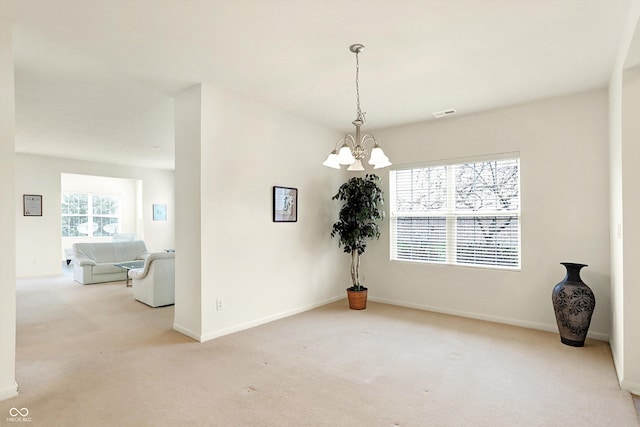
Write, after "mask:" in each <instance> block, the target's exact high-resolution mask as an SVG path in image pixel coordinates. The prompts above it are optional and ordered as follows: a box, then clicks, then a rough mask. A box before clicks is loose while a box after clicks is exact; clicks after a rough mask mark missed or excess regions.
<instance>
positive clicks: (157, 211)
mask: <svg viewBox="0 0 640 427" xmlns="http://www.w3.org/2000/svg"><path fill="white" fill-rule="evenodd" d="M153 220H154V221H166V220H167V205H153Z"/></svg>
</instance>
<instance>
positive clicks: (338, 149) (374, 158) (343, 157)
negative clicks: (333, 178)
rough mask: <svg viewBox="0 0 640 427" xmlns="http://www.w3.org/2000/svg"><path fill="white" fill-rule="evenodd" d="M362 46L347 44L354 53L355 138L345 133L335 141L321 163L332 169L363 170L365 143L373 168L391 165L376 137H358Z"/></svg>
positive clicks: (361, 116) (361, 120)
mask: <svg viewBox="0 0 640 427" xmlns="http://www.w3.org/2000/svg"><path fill="white" fill-rule="evenodd" d="M363 49H364V46H363V45H361V44H353V45H351V46H349V50H350V51H351V52H353V53H355V54H356V119H355V120H354V121H353V122H352V123H353V125H354V126H355V127H356V136H355V138H354V137H353V135H351V134H349V133H348V134H346V135H345V136H344V138H340V139H339V140H338V142H337V143H336V146H335V148H334V149H333V151H332V152H331V154H329V156H328V157H327V160H325V161H324V163H322V164H323V165H325V166H328V167H330V168H334V169H340V165H349V167H348V168H347V170H350V171H363V170H364V167H363V166H362V161H363V160H364V158H365V157H366V155H367V144H370V145H371V156H370V157H369V164H370V165H373V168H374V169H380V168H384V167H387V166H391V162H390V161H389V158H388V157H387V156H386V155H385V154H384V151H382V148H380V146H379V145H378V143H377V142H376V139H375V138H374V137H373V135H371V134H370V133H367V134H365V135H364V136H362V137H360V127H361V126H362V125H363V124H364V122H365V118H364V115H365V113H363V112H362V110H361V109H360V87H359V83H360V82H359V79H358V78H359V73H360V60H359V57H358V55H359V54H360V52H362V50H363Z"/></svg>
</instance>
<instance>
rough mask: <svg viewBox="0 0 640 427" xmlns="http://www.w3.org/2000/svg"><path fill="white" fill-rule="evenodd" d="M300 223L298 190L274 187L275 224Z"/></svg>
mask: <svg viewBox="0 0 640 427" xmlns="http://www.w3.org/2000/svg"><path fill="white" fill-rule="evenodd" d="M296 221H298V189H297V188H291V187H277V186H274V187H273V222H296Z"/></svg>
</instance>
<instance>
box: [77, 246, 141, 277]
mask: <svg viewBox="0 0 640 427" xmlns="http://www.w3.org/2000/svg"><path fill="white" fill-rule="evenodd" d="M73 255H74V256H73V279H74V280H75V281H76V282H80V283H82V284H83V285H86V284H90V283H103V282H115V281H119V280H127V271H126V270H123V269H122V268H120V267H116V266H114V264H117V263H120V262H128V261H137V260H144V259H145V258H146V257H147V256H148V255H149V252H148V251H147V246H146V245H145V244H144V242H143V241H142V240H134V241H131V242H99V243H74V244H73Z"/></svg>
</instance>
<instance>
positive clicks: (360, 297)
mask: <svg viewBox="0 0 640 427" xmlns="http://www.w3.org/2000/svg"><path fill="white" fill-rule="evenodd" d="M347 298H348V299H349V308H350V309H351V310H364V309H365V308H367V288H363V290H361V291H351V290H349V289H347Z"/></svg>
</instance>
